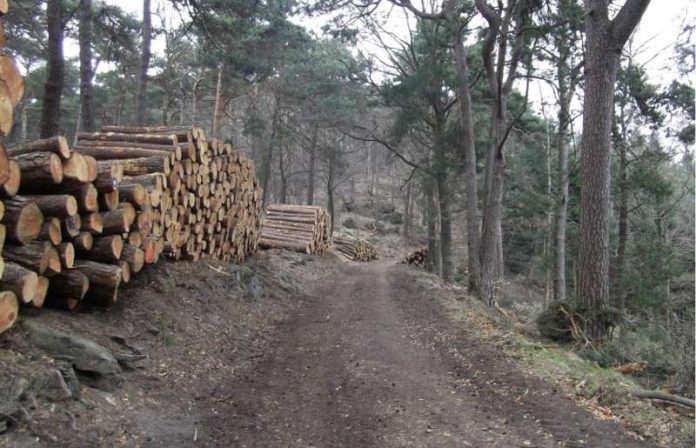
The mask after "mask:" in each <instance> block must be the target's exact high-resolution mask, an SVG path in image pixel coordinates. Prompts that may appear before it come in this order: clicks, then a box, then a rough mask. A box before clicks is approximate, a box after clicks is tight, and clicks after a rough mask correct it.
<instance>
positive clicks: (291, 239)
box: [259, 204, 331, 254]
mask: <svg viewBox="0 0 696 448" xmlns="http://www.w3.org/2000/svg"><path fill="white" fill-rule="evenodd" d="M330 229H331V218H330V217H329V214H328V213H327V211H326V210H325V209H324V208H322V207H318V206H315V205H287V204H274V205H269V206H268V208H267V209H266V216H265V218H264V220H263V225H262V227H261V236H260V237H259V247H261V248H262V249H289V250H294V251H297V252H304V253H307V254H322V253H324V252H325V251H326V250H328V248H329V246H330V244H331V235H330Z"/></svg>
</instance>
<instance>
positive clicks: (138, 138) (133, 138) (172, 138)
mask: <svg viewBox="0 0 696 448" xmlns="http://www.w3.org/2000/svg"><path fill="white" fill-rule="evenodd" d="M77 140H78V142H79V141H80V140H97V141H112V142H128V143H153V144H157V145H167V146H170V145H171V147H172V148H174V147H178V146H179V139H177V137H176V135H175V134H164V135H163V134H121V133H117V132H91V133H90V132H79V133H78V134H77ZM78 144H79V143H78Z"/></svg>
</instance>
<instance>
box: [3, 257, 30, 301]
mask: <svg viewBox="0 0 696 448" xmlns="http://www.w3.org/2000/svg"><path fill="white" fill-rule="evenodd" d="M38 283H39V276H38V275H37V274H36V272H33V271H30V270H29V269H27V268H26V267H24V266H22V265H20V264H17V263H14V262H12V261H6V262H5V272H4V273H3V276H2V280H0V289H2V290H7V291H12V292H13V293H14V294H15V296H16V297H17V299H18V300H19V301H20V302H21V303H29V302H31V300H32V299H33V298H34V295H35V294H36V289H37V287H38Z"/></svg>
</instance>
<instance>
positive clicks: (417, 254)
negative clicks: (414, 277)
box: [402, 247, 428, 268]
mask: <svg viewBox="0 0 696 448" xmlns="http://www.w3.org/2000/svg"><path fill="white" fill-rule="evenodd" d="M427 260H428V248H427V247H419V248H418V249H416V250H414V251H413V252H411V253H410V254H408V255H406V258H404V260H403V261H402V263H404V264H410V265H413V266H418V267H420V268H422V267H424V266H425V262H426V261H427Z"/></svg>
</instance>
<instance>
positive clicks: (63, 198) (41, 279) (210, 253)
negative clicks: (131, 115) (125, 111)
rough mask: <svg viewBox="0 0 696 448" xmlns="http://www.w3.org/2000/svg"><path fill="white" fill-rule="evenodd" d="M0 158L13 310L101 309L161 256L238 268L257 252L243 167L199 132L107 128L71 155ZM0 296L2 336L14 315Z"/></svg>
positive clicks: (256, 203)
mask: <svg viewBox="0 0 696 448" xmlns="http://www.w3.org/2000/svg"><path fill="white" fill-rule="evenodd" d="M167 142H169V144H167ZM0 149H2V150H1V151H0V160H2V158H3V157H4V158H5V160H6V161H7V162H8V163H7V166H17V168H18V169H16V170H12V169H10V170H9V174H8V178H7V179H6V180H5V182H3V183H1V184H0V198H2V201H0V210H1V211H2V212H3V213H2V216H0V246H1V245H4V247H2V248H1V249H2V257H3V258H2V259H1V260H0V268H3V267H4V275H2V272H0V291H2V290H5V291H8V293H7V294H12V295H14V296H16V297H17V298H18V299H19V302H20V303H21V304H24V305H27V306H33V307H37V308H40V307H42V306H44V304H48V305H51V306H54V307H60V308H65V309H74V308H75V307H77V306H78V305H79V303H80V302H81V301H82V300H83V299H85V300H89V301H90V302H92V303H94V304H98V305H104V306H110V305H113V304H114V303H115V302H116V300H117V298H118V290H119V287H120V286H121V285H122V284H124V283H128V282H129V281H130V278H131V276H132V275H133V274H135V273H137V272H139V271H140V270H142V269H143V267H144V266H145V265H147V264H151V263H155V262H156V261H157V260H158V259H159V257H160V255H161V254H163V253H165V251H166V252H168V254H169V255H171V256H172V257H174V258H177V259H178V258H181V257H185V258H187V259H192V260H197V259H199V258H201V257H208V258H215V259H219V260H235V261H239V260H242V259H243V258H244V257H245V256H246V255H248V254H249V253H251V252H252V251H254V250H255V249H256V245H257V240H258V235H259V233H260V218H261V213H262V206H261V203H260V201H261V199H260V198H261V192H260V190H259V188H258V186H257V181H256V176H255V173H254V166H253V163H252V162H251V161H250V160H248V159H247V158H246V157H244V156H243V155H242V154H240V153H239V152H237V151H233V150H232V147H231V146H230V145H228V144H225V143H222V142H220V141H218V140H215V139H212V140H206V138H205V133H204V132H203V131H202V129H200V128H195V127H193V128H162V127H157V128H142V127H139V128H131V127H127V128H118V129H117V132H116V130H113V129H111V128H109V127H107V128H105V129H104V132H100V133H91V134H79V136H78V143H77V145H76V146H75V147H74V148H72V149H70V148H69V146H68V144H67V142H66V140H65V138H63V137H54V138H50V139H44V140H39V141H35V142H31V143H28V144H25V145H21V146H16V147H11V148H8V149H7V151H5V148H4V147H2V146H0ZM0 165H2V163H0ZM3 261H4V262H3ZM0 270H1V269H0ZM7 294H5V293H2V292H0V331H2V330H3V329H4V328H9V327H8V326H7V323H6V322H7V321H9V319H10V318H11V317H12V316H16V312H17V307H16V306H14V307H13V306H12V305H11V303H10V304H5V302H11V300H9V299H7Z"/></svg>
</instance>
